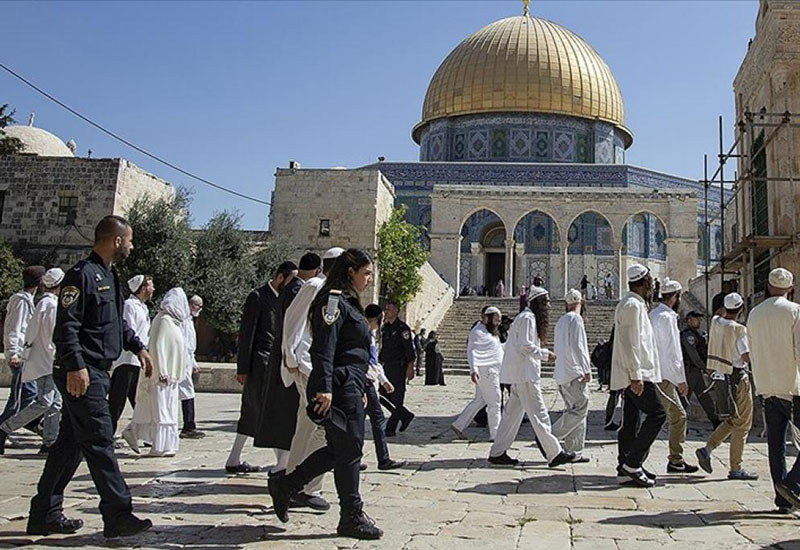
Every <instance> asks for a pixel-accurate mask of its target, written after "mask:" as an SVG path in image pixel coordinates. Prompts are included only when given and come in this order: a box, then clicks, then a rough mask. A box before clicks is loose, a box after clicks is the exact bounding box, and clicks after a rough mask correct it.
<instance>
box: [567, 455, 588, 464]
mask: <svg viewBox="0 0 800 550" xmlns="http://www.w3.org/2000/svg"><path fill="white" fill-rule="evenodd" d="M591 461H592V460H591V459H590V458H589V457H588V456H583V455H579V454H576V455H575V458H573V459H572V460H570V462H572V463H573V464H586V463H588V462H591Z"/></svg>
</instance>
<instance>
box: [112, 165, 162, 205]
mask: <svg viewBox="0 0 800 550" xmlns="http://www.w3.org/2000/svg"><path fill="white" fill-rule="evenodd" d="M174 194H175V188H174V187H173V186H172V185H170V183H169V182H167V181H165V180H162V179H161V178H159V177H157V176H154V175H153V174H150V173H149V172H145V171H144V170H142V169H141V168H139V167H138V166H136V165H135V164H133V163H132V162H129V161H127V160H125V159H120V162H119V177H118V180H117V188H116V193H115V196H114V214H119V215H120V216H127V214H128V209H129V208H130V207H131V206H132V205H133V203H134V201H135V200H136V199H138V198H140V197H143V196H147V197H150V198H151V199H154V200H155V199H159V198H162V197H164V198H166V197H171V196H173V195H174Z"/></svg>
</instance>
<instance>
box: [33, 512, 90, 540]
mask: <svg viewBox="0 0 800 550" xmlns="http://www.w3.org/2000/svg"><path fill="white" fill-rule="evenodd" d="M81 527H83V520H82V519H69V518H68V517H67V516H65V515H64V514H61V516H60V517H59V518H58V519H57V520H55V521H51V522H50V523H33V522H31V521H30V519H29V520H28V526H27V527H26V528H25V532H26V533H28V534H29V535H41V536H45V537H46V536H47V535H71V534H72V533H75V532H76V531H78V529H80V528H81Z"/></svg>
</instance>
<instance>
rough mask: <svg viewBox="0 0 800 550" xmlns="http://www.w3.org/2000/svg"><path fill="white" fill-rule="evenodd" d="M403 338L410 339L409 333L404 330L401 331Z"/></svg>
mask: <svg viewBox="0 0 800 550" xmlns="http://www.w3.org/2000/svg"><path fill="white" fill-rule="evenodd" d="M403 338H405V339H406V340H408V339H409V338H411V331H408V330H404V331H403Z"/></svg>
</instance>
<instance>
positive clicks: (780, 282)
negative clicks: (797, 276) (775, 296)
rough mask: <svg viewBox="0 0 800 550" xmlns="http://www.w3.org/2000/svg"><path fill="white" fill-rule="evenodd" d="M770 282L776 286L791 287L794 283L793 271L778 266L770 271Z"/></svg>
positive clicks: (781, 287)
mask: <svg viewBox="0 0 800 550" xmlns="http://www.w3.org/2000/svg"><path fill="white" fill-rule="evenodd" d="M769 284H771V285H772V286H774V287H775V288H780V289H785V288H791V287H792V285H793V284H794V276H793V275H792V272H791V271H789V270H787V269H784V268H782V267H776V268H775V269H773V270H772V271H770V272H769Z"/></svg>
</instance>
